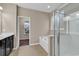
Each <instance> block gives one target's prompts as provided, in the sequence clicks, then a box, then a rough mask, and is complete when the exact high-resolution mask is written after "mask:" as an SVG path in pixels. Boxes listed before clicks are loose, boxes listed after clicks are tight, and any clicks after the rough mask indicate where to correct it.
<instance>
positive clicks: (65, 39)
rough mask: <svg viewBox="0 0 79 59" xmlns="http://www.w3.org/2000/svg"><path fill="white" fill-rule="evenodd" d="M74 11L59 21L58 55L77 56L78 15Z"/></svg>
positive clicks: (78, 47) (78, 38) (78, 40)
mask: <svg viewBox="0 0 79 59" xmlns="http://www.w3.org/2000/svg"><path fill="white" fill-rule="evenodd" d="M78 13H79V11H78V12H74V13H72V14H70V15H69V16H66V17H63V20H62V22H61V21H60V35H59V36H60V39H59V45H60V46H59V52H60V53H59V54H60V56H79V15H78Z"/></svg>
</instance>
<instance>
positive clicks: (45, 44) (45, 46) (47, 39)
mask: <svg viewBox="0 0 79 59" xmlns="http://www.w3.org/2000/svg"><path fill="white" fill-rule="evenodd" d="M53 36H54V35H47V36H40V37H39V42H40V45H41V47H42V48H43V49H44V50H45V51H46V52H47V53H49V50H50V44H49V43H50V37H53Z"/></svg>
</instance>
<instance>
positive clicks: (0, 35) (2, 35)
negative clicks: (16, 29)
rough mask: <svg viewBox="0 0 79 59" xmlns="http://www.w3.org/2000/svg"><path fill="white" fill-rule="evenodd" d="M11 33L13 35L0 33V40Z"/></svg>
mask: <svg viewBox="0 0 79 59" xmlns="http://www.w3.org/2000/svg"><path fill="white" fill-rule="evenodd" d="M12 35H14V33H6V32H5V33H1V34H0V40H2V39H4V38H7V37H9V36H12Z"/></svg>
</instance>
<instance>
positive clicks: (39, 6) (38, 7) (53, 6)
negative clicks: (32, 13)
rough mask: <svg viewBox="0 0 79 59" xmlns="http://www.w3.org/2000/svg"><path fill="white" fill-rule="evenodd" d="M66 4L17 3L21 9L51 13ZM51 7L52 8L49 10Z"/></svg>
mask: <svg viewBox="0 0 79 59" xmlns="http://www.w3.org/2000/svg"><path fill="white" fill-rule="evenodd" d="M63 4H64V3H17V4H16V5H18V6H19V7H23V8H28V9H32V10H37V11H42V12H51V11H54V10H55V9H57V8H59V7H60V6H62V5H63ZM48 6H50V8H48Z"/></svg>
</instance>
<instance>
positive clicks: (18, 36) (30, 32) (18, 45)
mask: <svg viewBox="0 0 79 59" xmlns="http://www.w3.org/2000/svg"><path fill="white" fill-rule="evenodd" d="M17 17H18V19H17V22H18V25H17V27H18V29H17V34H18V42H17V43H16V44H17V46H18V47H20V46H19V44H20V42H19V41H20V35H19V17H29V23H30V26H29V45H30V44H31V18H30V16H17Z"/></svg>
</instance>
